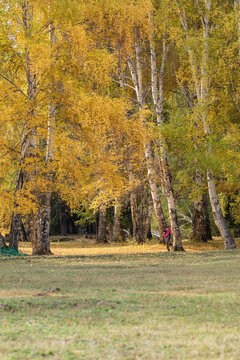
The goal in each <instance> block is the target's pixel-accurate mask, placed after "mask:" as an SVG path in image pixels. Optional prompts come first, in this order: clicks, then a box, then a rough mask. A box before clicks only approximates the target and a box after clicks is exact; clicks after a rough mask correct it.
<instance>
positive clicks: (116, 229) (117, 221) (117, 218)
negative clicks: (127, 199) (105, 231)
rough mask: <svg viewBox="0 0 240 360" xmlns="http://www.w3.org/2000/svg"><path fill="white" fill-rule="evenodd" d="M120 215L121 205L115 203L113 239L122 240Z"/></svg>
mask: <svg viewBox="0 0 240 360" xmlns="http://www.w3.org/2000/svg"><path fill="white" fill-rule="evenodd" d="M120 216H121V205H115V207H114V224H113V241H120V230H121V228H120Z"/></svg>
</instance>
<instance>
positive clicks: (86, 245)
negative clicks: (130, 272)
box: [19, 235, 240, 256]
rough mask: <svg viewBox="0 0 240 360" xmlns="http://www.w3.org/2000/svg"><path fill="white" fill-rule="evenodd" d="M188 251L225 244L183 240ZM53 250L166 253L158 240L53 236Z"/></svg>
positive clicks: (22, 246)
mask: <svg viewBox="0 0 240 360" xmlns="http://www.w3.org/2000/svg"><path fill="white" fill-rule="evenodd" d="M236 243H237V247H238V248H239V249H240V239H236ZM183 246H184V249H185V250H186V251H189V252H198V251H211V250H223V249H224V244H223V240H222V238H220V237H215V238H214V240H212V241H209V242H208V243H196V242H193V241H190V240H183ZM19 249H20V250H21V251H22V252H23V253H25V254H28V255H30V254H31V253H32V248H31V244H30V243H20V246H19ZM51 250H52V252H53V254H54V255H57V256H58V255H64V256H65V255H87V256H90V255H109V254H138V253H139V254H145V253H159V252H166V247H165V245H163V244H158V243H157V241H156V240H152V241H148V242H147V243H146V244H143V245H138V244H136V243H133V242H131V241H130V242H125V243H111V244H96V241H95V239H85V238H84V237H81V236H79V235H69V236H67V237H64V236H52V237H51Z"/></svg>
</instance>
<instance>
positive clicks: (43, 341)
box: [0, 241, 240, 360]
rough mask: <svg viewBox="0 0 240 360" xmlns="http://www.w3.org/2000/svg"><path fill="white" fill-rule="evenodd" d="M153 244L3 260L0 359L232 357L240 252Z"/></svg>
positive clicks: (238, 319)
mask: <svg viewBox="0 0 240 360" xmlns="http://www.w3.org/2000/svg"><path fill="white" fill-rule="evenodd" d="M70 243H71V242H69V244H70ZM73 244H75V247H74V246H73ZM186 245H187V244H186ZM64 246H65V248H66V249H67V248H69V249H70V248H71V245H66V243H64V242H63V243H61V242H60V243H56V245H55V247H54V246H53V247H52V250H53V252H54V253H57V251H56V250H57V249H59V248H61V247H62V248H64ZM95 246H96V245H95ZM157 246H161V245H149V246H145V247H146V249H147V251H146V252H145V253H144V251H141V249H143V248H144V246H142V247H141V246H134V245H132V246H130V248H132V253H131V251H130V250H129V249H128V251H126V249H127V247H122V253H120V247H111V248H110V247H109V248H108V249H109V250H110V249H112V254H110V251H109V254H105V255H101V254H97V253H98V252H100V250H98V249H97V248H95V250H94V247H92V250H91V252H92V254H95V255H94V256H93V255H90V254H88V255H86V254H85V255H84V254H81V253H79V254H78V255H76V241H75V242H72V248H73V249H75V250H74V251H73V250H72V254H74V253H75V256H73V255H71V254H70V251H69V256H66V255H65V257H64V256H61V257H59V256H48V257H41V258H40V257H37V256H34V257H19V258H3V257H2V258H0V267H1V270H0V274H1V275H0V277H1V280H0V284H1V286H0V329H1V331H0V353H1V360H10V359H11V360H20V359H21V360H26V359H53V360H75V359H76V360H78V359H88V360H90V359H91V360H94V359H96V360H97V359H104V360H105V359H106V360H107V359H111V360H120V359H124V360H126V359H127V360H137V359H146V360H153V359H154V360H155V359H156V360H158V359H164V360H165V359H236V360H237V359H239V356H240V352H239V344H240V276H239V274H240V251H239V250H236V251H225V252H223V251H219V250H214V251H203V252H197V251H195V252H186V253H166V252H159V250H158V251H156V247H157ZM189 246H190V244H189ZM151 247H152V252H150V249H151ZM185 247H186V246H185ZM105 248H107V247H105ZM117 248H118V249H119V250H118V251H116V249H117ZM124 248H125V250H124ZM86 249H87V248H86ZM86 249H85V251H86ZM103 249H104V247H102V250H101V251H102V252H103ZM114 249H115V250H114ZM133 249H135V251H133ZM82 250H84V248H83V249H82ZM89 251H90V250H89ZM94 251H95V252H94ZM114 251H115V253H114Z"/></svg>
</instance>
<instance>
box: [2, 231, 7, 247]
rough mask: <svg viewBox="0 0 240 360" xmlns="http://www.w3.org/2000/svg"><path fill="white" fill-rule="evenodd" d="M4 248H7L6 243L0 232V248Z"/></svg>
mask: <svg viewBox="0 0 240 360" xmlns="http://www.w3.org/2000/svg"><path fill="white" fill-rule="evenodd" d="M6 248H7V245H6V243H5V240H4V237H3V236H2V234H1V233H0V249H6Z"/></svg>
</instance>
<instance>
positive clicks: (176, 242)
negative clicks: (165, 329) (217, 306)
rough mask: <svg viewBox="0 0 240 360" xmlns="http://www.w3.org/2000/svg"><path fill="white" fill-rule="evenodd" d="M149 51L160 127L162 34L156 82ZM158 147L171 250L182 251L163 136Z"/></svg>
mask: <svg viewBox="0 0 240 360" xmlns="http://www.w3.org/2000/svg"><path fill="white" fill-rule="evenodd" d="M150 53H151V79H152V98H153V103H154V108H155V112H156V115H157V124H158V126H159V127H161V126H162V124H163V120H164V119H163V104H164V73H165V63H166V58H167V48H166V42H165V37H164V35H163V52H162V62H161V68H160V74H159V82H158V69H157V55H156V50H155V45H154V44H153V43H151V44H150ZM158 147H159V149H160V162H161V167H162V178H163V189H164V195H165V196H166V198H167V203H168V211H169V219H170V223H171V229H172V236H173V251H183V250H184V249H183V246H182V239H181V233H180V228H179V224H178V218H177V205H176V199H175V196H174V192H173V187H172V180H171V172H170V169H169V165H168V160H167V154H166V148H165V143H164V139H163V137H160V139H159V142H158Z"/></svg>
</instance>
